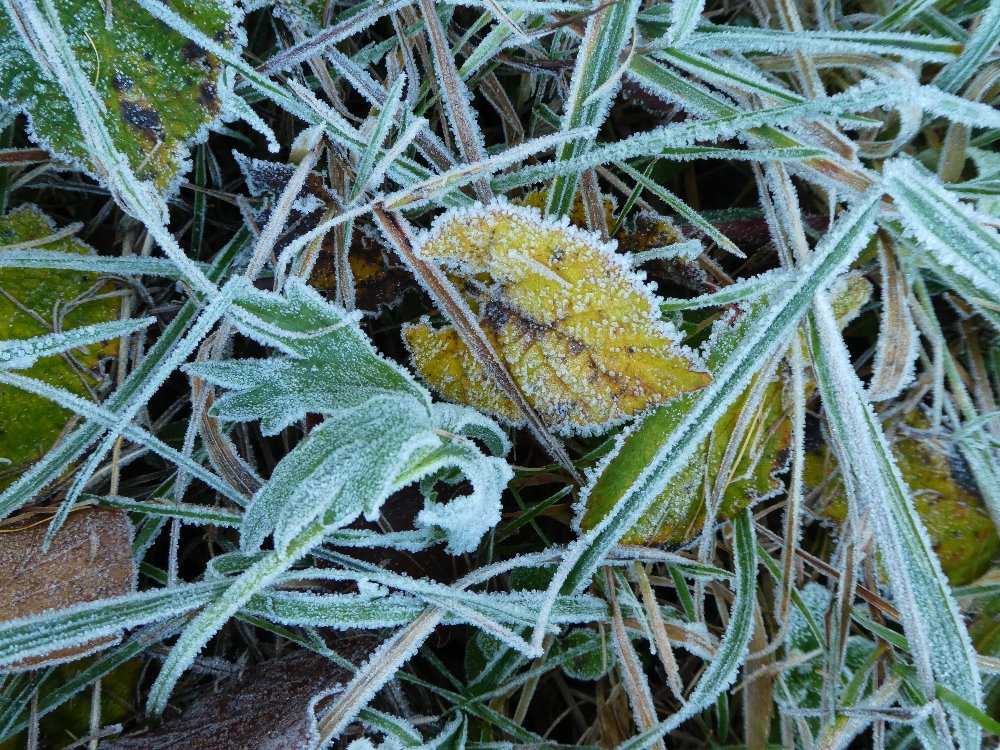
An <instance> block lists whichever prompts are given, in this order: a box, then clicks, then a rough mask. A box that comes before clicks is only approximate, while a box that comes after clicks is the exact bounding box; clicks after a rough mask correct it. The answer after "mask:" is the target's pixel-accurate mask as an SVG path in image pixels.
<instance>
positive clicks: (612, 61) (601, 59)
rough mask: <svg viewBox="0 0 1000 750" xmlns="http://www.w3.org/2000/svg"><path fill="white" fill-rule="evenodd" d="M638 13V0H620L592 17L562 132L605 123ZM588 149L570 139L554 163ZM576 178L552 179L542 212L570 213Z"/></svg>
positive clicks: (583, 141) (574, 175) (573, 175)
mask: <svg viewBox="0 0 1000 750" xmlns="http://www.w3.org/2000/svg"><path fill="white" fill-rule="evenodd" d="M638 10H639V3H638V2H637V0H621V2H616V3H612V4H610V5H601V6H599V7H598V9H597V10H596V11H595V12H594V13H593V15H591V16H590V19H589V20H588V21H587V28H586V31H585V32H584V35H583V41H582V43H581V45H582V49H581V50H580V52H579V54H578V56H577V58H576V65H575V67H574V69H573V80H572V82H571V83H570V92H569V97H568V99H567V102H566V107H565V112H564V114H563V118H562V124H561V127H562V130H574V129H576V128H580V127H598V126H600V125H601V124H602V123H603V122H604V120H605V118H606V117H607V115H608V111H609V110H610V108H611V101H612V99H613V98H614V95H615V93H616V91H617V89H618V80H617V79H616V75H618V74H619V72H620V71H619V68H620V65H621V63H620V62H619V59H620V57H621V55H622V53H623V51H624V50H625V47H626V45H627V44H628V43H629V42H630V41H632V40H633V35H634V34H635V17H636V13H637V12H638ZM589 145H590V141H589V140H587V139H578V140H574V141H572V142H570V143H568V144H566V145H564V146H562V147H561V148H560V149H559V151H558V152H557V156H556V159H557V160H558V161H569V160H572V159H574V158H575V157H577V156H578V155H580V154H581V153H583V152H584V151H585V150H586V149H587V148H588V146H589ZM578 179H579V175H578V174H577V173H575V172H571V173H569V174H564V175H559V176H557V177H556V178H555V179H554V180H553V181H552V186H551V187H550V188H549V196H548V205H547V207H546V213H549V214H553V215H556V216H562V215H565V214H568V213H569V212H570V209H572V207H573V197H574V196H575V195H576V189H577V182H578Z"/></svg>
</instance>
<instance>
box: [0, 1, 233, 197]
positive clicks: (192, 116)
mask: <svg viewBox="0 0 1000 750" xmlns="http://www.w3.org/2000/svg"><path fill="white" fill-rule="evenodd" d="M173 6H174V8H175V9H176V11H177V12H178V13H179V14H181V15H182V16H184V18H186V19H187V20H189V21H190V22H191V23H193V24H195V25H196V26H197V27H198V28H199V29H201V30H203V31H204V32H205V33H206V34H208V35H210V36H212V37H213V38H216V39H219V40H220V41H225V42H226V43H227V44H228V45H229V46H231V47H233V46H236V43H237V42H236V40H237V39H238V35H239V34H240V33H241V32H240V31H239V29H238V27H237V25H236V24H237V23H238V22H239V21H240V20H241V14H240V13H239V12H238V11H237V10H236V8H235V7H234V6H233V5H232V4H231V3H229V2H227V0H181V2H175V3H173ZM51 7H52V10H54V12H55V14H56V15H57V17H58V18H59V20H60V21H61V23H62V26H63V28H64V29H67V30H68V33H69V42H70V46H71V48H72V50H73V53H74V55H75V56H76V59H77V61H78V62H79V64H80V67H81V68H82V70H83V73H84V74H85V75H86V76H87V78H88V79H89V80H90V81H91V82H92V85H93V86H94V89H95V90H96V92H97V94H98V98H99V100H100V102H101V104H102V105H103V112H102V120H103V122H104V125H105V126H106V127H107V129H108V131H109V132H110V134H111V136H112V138H113V140H114V143H115V145H116V146H117V147H118V150H119V151H120V152H122V153H123V154H125V156H126V157H127V159H128V163H129V166H130V167H131V168H132V171H134V172H135V174H136V175H137V176H138V177H139V179H140V180H143V181H147V182H149V183H152V184H153V185H154V186H155V188H156V190H157V191H159V192H161V193H163V192H169V191H172V190H173V189H174V188H175V187H176V185H177V178H178V177H179V176H180V175H181V174H183V173H184V172H186V171H187V170H188V168H189V166H190V160H189V156H188V146H189V144H191V143H192V142H193V141H196V140H199V139H201V138H203V137H204V135H205V132H206V129H207V126H209V125H210V124H212V123H213V122H214V121H215V120H216V119H217V118H218V116H219V114H220V102H219V97H218V93H217V90H216V87H217V85H218V79H219V73H220V65H219V61H218V60H217V59H216V58H215V57H214V56H213V55H211V54H209V53H207V52H205V51H204V50H202V49H201V48H199V47H197V46H196V45H194V44H191V43H189V42H188V41H187V40H186V39H185V38H184V37H183V36H181V35H180V34H178V33H176V32H174V31H171V30H169V29H166V28H164V27H163V26H162V25H160V24H158V23H156V21H155V20H154V19H153V18H152V17H151V16H150V15H149V14H148V13H146V12H145V11H143V10H141V9H140V8H139V7H138V6H137V5H135V4H134V3H131V2H129V3H115V4H114V6H113V9H112V14H113V15H112V17H111V19H110V21H111V25H110V28H108V27H107V26H106V25H105V16H104V4H103V3H100V2H96V3H95V2H88V1H87V0H52V6H51ZM15 8H18V10H14V9H15ZM21 12H22V9H20V8H19V6H17V5H16V4H5V12H3V13H0V40H2V41H0V92H2V95H3V97H4V100H5V101H6V103H7V104H8V105H9V106H11V107H13V108H14V109H18V110H21V111H23V112H24V113H25V114H27V115H28V118H29V120H30V123H31V131H32V134H33V137H34V138H36V139H37V140H38V142H39V143H41V144H42V145H43V146H44V147H45V148H47V149H48V150H49V151H51V152H52V153H53V154H56V155H57V156H59V157H60V158H62V159H65V160H67V161H70V162H74V163H77V164H80V165H81V166H82V167H83V168H84V169H86V170H88V171H89V172H91V174H94V175H95V176H98V177H100V176H101V168H100V165H99V164H98V163H95V161H94V160H93V155H92V154H91V153H90V152H89V150H88V146H87V145H86V143H87V136H86V133H84V132H82V130H81V126H80V124H79V123H78V121H77V114H76V113H75V112H74V105H73V102H72V101H71V100H70V99H69V98H68V96H67V94H66V93H65V92H64V91H63V89H62V88H61V86H60V84H59V81H58V79H57V77H56V76H53V75H51V72H50V70H49V68H48V66H49V64H50V63H49V62H48V61H46V59H45V57H44V55H43V54H40V52H41V50H40V49H39V48H38V47H37V46H36V43H35V40H34V39H33V38H32V36H31V33H30V32H29V33H28V35H27V36H25V37H22V36H20V34H19V33H18V32H19V30H22V29H24V28H26V27H25V26H24V25H23V24H22V20H21V17H20V15H21Z"/></svg>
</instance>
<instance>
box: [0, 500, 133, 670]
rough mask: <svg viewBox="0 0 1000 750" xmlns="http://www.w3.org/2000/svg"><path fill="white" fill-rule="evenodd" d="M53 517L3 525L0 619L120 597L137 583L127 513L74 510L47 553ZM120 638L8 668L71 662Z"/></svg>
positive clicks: (108, 509) (101, 509)
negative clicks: (46, 536) (50, 519)
mask: <svg viewBox="0 0 1000 750" xmlns="http://www.w3.org/2000/svg"><path fill="white" fill-rule="evenodd" d="M49 518H50V517H49V516H47V515H33V516H27V517H19V518H16V519H11V520H10V521H8V522H6V523H5V524H4V525H3V526H0V620H15V619H20V618H23V617H30V616H31V615H37V614H40V613H42V612H48V611H50V610H55V609H65V608H67V607H72V606H73V605H75V604H80V603H82V602H89V601H94V600H97V599H108V598H111V597H114V596H121V595H122V594H127V593H129V592H130V591H132V590H133V589H134V587H135V567H134V564H133V562H132V526H131V524H130V523H129V520H128V516H127V515H126V514H125V513H124V512H123V511H120V510H112V509H110V508H81V509H79V510H77V511H75V512H73V513H70V514H69V517H68V518H67V519H66V522H65V523H64V524H63V527H62V528H61V529H60V530H59V533H58V534H57V535H56V537H55V539H54V540H53V542H52V546H51V547H49V550H48V552H43V551H42V542H43V541H44V539H45V534H46V531H47V530H48V521H49ZM116 640H117V638H116V637H111V638H100V639H96V640H94V641H91V642H90V643H87V644H84V645H82V646H74V647H71V648H64V649H58V650H56V651H52V652H51V653H48V654H45V655H43V656H37V657H32V658H30V659H25V660H24V661H21V662H18V663H17V664H15V665H13V666H12V667H9V669H12V670H17V669H29V668H31V669H34V668H36V667H38V666H41V665H43V664H53V663H58V662H61V661H68V660H70V659H75V658H77V657H79V656H82V655H84V654H88V653H90V652H92V651H95V650H97V649H99V648H104V647H106V646H108V645H109V644H111V643H114V642H115V641H116Z"/></svg>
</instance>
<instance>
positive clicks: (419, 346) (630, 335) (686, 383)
mask: <svg viewBox="0 0 1000 750" xmlns="http://www.w3.org/2000/svg"><path fill="white" fill-rule="evenodd" d="M419 252H420V253H421V255H423V256H424V257H425V258H427V259H428V260H430V261H433V262H437V263H440V264H442V265H444V266H445V267H446V269H447V270H448V271H449V273H450V275H451V277H452V278H453V279H455V280H456V281H457V282H459V286H460V288H462V289H463V290H464V292H465V294H466V295H467V297H468V302H469V303H470V307H472V309H474V310H475V311H476V314H477V315H478V318H479V323H480V325H481V326H482V328H483V331H484V332H485V334H486V336H487V337H488V338H489V340H490V342H491V343H492V344H493V346H494V348H495V349H496V351H497V353H498V354H499V355H500V357H501V358H502V359H503V360H504V361H505V362H506V364H507V366H508V367H509V368H510V371H511V374H512V375H513V377H514V380H515V381H516V382H517V384H518V385H519V386H520V388H521V390H522V391H523V392H524V394H525V396H526V397H527V399H528V401H529V402H530V403H531V405H532V406H533V407H534V408H535V410H536V411H537V412H538V413H539V415H540V416H541V417H542V419H543V420H544V421H545V423H546V424H547V425H549V426H550V427H552V428H553V429H555V430H558V431H560V432H564V433H572V432H593V431H596V430H599V429H600V428H601V427H605V426H608V425H610V424H612V423H615V422H619V421H621V420H623V419H625V418H627V417H630V416H634V415H636V414H638V413H640V412H643V411H645V410H646V409H648V408H650V407H652V406H655V405H657V404H662V403H665V402H668V401H671V400H673V399H675V398H677V397H678V396H679V395H681V394H682V393H686V392H688V391H693V390H697V389H699V388H703V387H704V386H706V385H707V384H708V383H709V381H710V377H709V375H708V374H707V373H706V372H704V369H703V367H702V366H701V364H700V363H699V362H698V361H697V359H696V358H695V356H694V354H693V353H692V352H690V351H688V350H686V349H683V348H682V347H680V346H678V345H677V343H676V342H677V341H678V339H679V334H678V333H677V332H676V331H674V330H673V329H672V328H671V327H670V326H668V325H667V324H665V323H664V322H663V321H662V320H661V318H660V312H659V303H658V300H657V299H656V298H655V296H654V295H653V293H652V291H651V290H650V289H649V288H648V287H647V286H646V284H645V283H644V280H643V277H642V276H641V275H640V274H637V273H636V272H634V271H633V270H631V269H630V268H629V267H628V265H627V264H626V262H625V261H624V260H623V259H621V258H620V257H619V256H617V255H616V254H615V252H614V246H613V245H606V244H603V243H601V242H600V241H599V240H598V239H597V238H596V237H595V235H593V234H591V233H589V232H585V231H582V230H579V229H577V228H575V227H571V226H569V225H568V224H566V223H559V222H553V221H549V220H546V219H544V218H543V217H542V216H541V214H540V213H539V212H538V211H536V210H533V209H531V208H524V207H518V206H511V205H508V204H497V205H493V206H489V207H485V208H474V209H467V210H462V211H455V212H451V213H449V214H445V215H444V216H442V217H441V218H440V219H439V220H438V221H437V222H436V223H435V224H434V227H433V228H432V229H431V231H430V232H429V233H428V234H426V235H425V236H424V237H423V238H422V241H421V243H420V246H419ZM403 335H404V337H405V339H406V342H407V345H408V347H409V349H410V354H411V356H412V359H413V363H414V365H415V367H416V368H417V370H418V371H419V372H420V373H421V375H422V376H423V377H424V378H425V379H426V380H427V381H428V382H429V383H430V384H431V385H432V386H433V387H434V388H435V389H437V390H438V391H439V392H440V393H441V394H442V395H443V396H444V397H445V398H448V399H452V400H455V401H460V402H462V403H466V404H469V405H472V406H476V407H479V408H481V409H484V410H486V411H489V412H492V413H494V414H496V415H498V416H500V417H504V418H507V419H510V420H511V421H514V420H515V419H516V418H517V416H518V412H517V410H516V409H515V407H514V405H513V404H512V403H510V402H509V401H507V400H506V399H505V398H504V397H502V396H500V395H499V394H498V393H497V389H496V388H495V387H494V386H493V384H492V383H491V382H490V380H489V378H488V377H487V375H486V372H485V370H484V369H483V367H482V366H481V365H480V364H479V363H478V362H477V361H476V360H475V358H474V357H473V355H472V353H471V352H469V350H468V349H467V348H466V346H465V344H464V343H463V342H462V340H461V339H460V338H459V337H458V335H457V334H456V333H455V331H454V329H452V328H451V326H444V327H441V328H435V327H433V325H432V324H431V322H430V321H429V320H426V319H425V320H422V321H421V322H420V323H418V324H415V325H409V326H406V327H405V328H404V331H403Z"/></svg>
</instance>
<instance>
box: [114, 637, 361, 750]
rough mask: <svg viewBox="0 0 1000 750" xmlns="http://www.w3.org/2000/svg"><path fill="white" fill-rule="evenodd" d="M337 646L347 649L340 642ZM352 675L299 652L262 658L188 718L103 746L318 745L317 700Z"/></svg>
mask: <svg viewBox="0 0 1000 750" xmlns="http://www.w3.org/2000/svg"><path fill="white" fill-rule="evenodd" d="M348 640H350V639H348ZM355 640H357V639H355ZM371 645H374V643H373V644H371ZM334 648H335V650H337V651H341V650H342V649H341V647H340V646H339V645H337V644H335V645H334ZM349 656H353V655H349ZM357 661H361V659H357ZM349 678H350V673H349V672H348V671H347V670H346V669H344V668H343V667H340V666H338V665H337V664H335V663H333V662H332V661H330V660H329V659H325V658H323V657H322V656H318V655H316V654H312V653H309V652H308V651H299V652H296V653H293V654H289V655H287V656H283V657H280V658H278V659H271V660H270V661H265V662H262V663H261V664H258V665H257V666H255V667H253V668H252V669H249V670H247V671H246V672H245V673H244V674H243V675H242V676H241V677H239V678H234V679H230V680H227V681H226V682H224V683H222V684H221V685H220V686H219V687H218V688H217V689H216V690H214V691H213V690H212V689H211V688H207V689H206V691H205V694H203V695H201V696H199V698H198V700H197V701H195V703H194V705H193V706H192V707H191V708H190V709H188V710H187V711H186V712H185V713H184V714H183V716H181V717H180V718H177V719H173V720H171V721H167V722H166V723H165V724H163V726H161V727H159V728H158V729H155V730H153V731H152V732H149V733H146V734H141V735H138V736H135V737H128V738H124V739H120V740H116V741H114V742H106V743H102V744H101V747H102V748H105V750H168V749H169V750H173V748H182V747H183V748H185V749H186V750H301V749H302V748H312V747H316V743H317V741H318V740H319V735H318V733H317V731H316V715H315V712H316V706H317V703H319V702H320V701H322V699H323V698H324V697H326V696H329V695H331V694H333V693H335V692H336V691H337V689H338V688H339V687H340V685H341V684H342V683H344V682H347V680H348V679H349Z"/></svg>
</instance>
